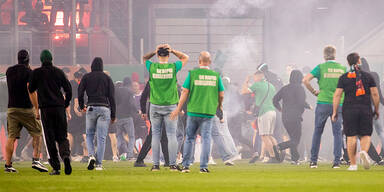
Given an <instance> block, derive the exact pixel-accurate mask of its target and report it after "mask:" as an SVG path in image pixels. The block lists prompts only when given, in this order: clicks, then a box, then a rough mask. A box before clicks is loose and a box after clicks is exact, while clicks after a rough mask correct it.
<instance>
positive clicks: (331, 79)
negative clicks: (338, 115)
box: [311, 61, 346, 104]
mask: <svg viewBox="0 0 384 192" xmlns="http://www.w3.org/2000/svg"><path fill="white" fill-rule="evenodd" d="M345 72H346V67H345V66H342V65H341V64H339V63H336V62H335V61H327V62H325V63H322V64H319V65H317V66H316V67H315V68H314V69H313V70H312V71H311V74H312V75H313V76H314V77H316V78H317V80H318V84H319V89H320V93H319V95H318V96H317V103H319V104H332V103H333V94H334V93H335V91H336V87H337V83H338V82H339V77H340V76H341V75H343V74H344V73H345ZM343 101H344V94H343V96H342V98H341V100H340V103H343Z"/></svg>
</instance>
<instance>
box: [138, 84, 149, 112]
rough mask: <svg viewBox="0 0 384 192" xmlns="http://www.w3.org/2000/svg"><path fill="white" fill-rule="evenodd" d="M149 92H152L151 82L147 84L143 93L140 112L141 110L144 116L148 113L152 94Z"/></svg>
mask: <svg viewBox="0 0 384 192" xmlns="http://www.w3.org/2000/svg"><path fill="white" fill-rule="evenodd" d="M149 91H150V88H149V82H147V84H145V88H144V90H143V92H142V93H141V97H140V110H141V113H143V114H146V113H147V101H148V98H149V93H150V92H149ZM148 114H149V113H148Z"/></svg>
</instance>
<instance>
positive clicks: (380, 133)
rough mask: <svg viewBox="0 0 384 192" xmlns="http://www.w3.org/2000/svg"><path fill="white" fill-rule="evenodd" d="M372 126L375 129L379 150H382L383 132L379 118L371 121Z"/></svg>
mask: <svg viewBox="0 0 384 192" xmlns="http://www.w3.org/2000/svg"><path fill="white" fill-rule="evenodd" d="M373 126H374V127H375V130H376V133H377V135H378V136H379V138H380V142H381V150H384V130H383V126H382V125H381V121H380V118H379V119H377V120H376V119H373ZM379 153H380V152H379Z"/></svg>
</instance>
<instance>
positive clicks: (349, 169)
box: [347, 165, 357, 171]
mask: <svg viewBox="0 0 384 192" xmlns="http://www.w3.org/2000/svg"><path fill="white" fill-rule="evenodd" d="M347 170H348V171H357V165H350V166H349V167H348V169H347Z"/></svg>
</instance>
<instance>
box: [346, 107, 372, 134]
mask: <svg viewBox="0 0 384 192" xmlns="http://www.w3.org/2000/svg"><path fill="white" fill-rule="evenodd" d="M342 114H343V127H344V134H345V135H346V136H371V135H372V127H373V126H372V124H373V112H372V107H371V106H365V105H358V106H343V111H342Z"/></svg>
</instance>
